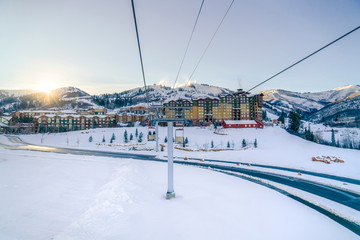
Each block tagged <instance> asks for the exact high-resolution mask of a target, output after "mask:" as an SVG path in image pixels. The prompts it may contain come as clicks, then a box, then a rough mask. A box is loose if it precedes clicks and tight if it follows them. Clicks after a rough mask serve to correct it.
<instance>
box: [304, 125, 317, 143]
mask: <svg viewBox="0 0 360 240" xmlns="http://www.w3.org/2000/svg"><path fill="white" fill-rule="evenodd" d="M305 139H306V140H309V141H312V142H315V136H314V134H313V133H312V132H311V130H310V126H309V128H307V129H305Z"/></svg>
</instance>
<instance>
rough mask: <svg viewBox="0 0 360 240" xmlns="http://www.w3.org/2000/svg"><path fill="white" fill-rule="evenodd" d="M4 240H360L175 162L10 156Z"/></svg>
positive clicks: (265, 194)
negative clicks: (170, 166) (169, 195)
mask: <svg viewBox="0 0 360 240" xmlns="http://www.w3.org/2000/svg"><path fill="white" fill-rule="evenodd" d="M0 164H1V168H0V182H1V187H0V196H1V201H0V212H1V217H0V239H26V240H45V239H46V240H47V239H55V240H65V239H66V240H89V239H103V240H110V239H114V240H115V239H158V240H165V239H174V240H177V239H179V240H180V239H189V240H193V239H194V240H195V239H196V240H197V239H209V240H212V239H240V238H241V239H269V240H272V239H294V240H300V239H327V240H335V239H336V240H337V239H356V238H357V236H356V235H355V234H354V233H353V232H351V231H349V230H348V229H346V228H344V227H342V226H341V225H339V224H337V223H336V222H334V221H333V220H331V219H330V218H328V217H325V216H324V215H322V214H320V213H318V212H316V211H314V210H312V209H310V208H308V207H306V206H305V205H303V204H301V203H299V202H296V201H294V200H292V199H290V198H288V197H287V196H285V195H282V194H280V193H278V192H275V191H273V190H271V189H268V188H265V187H263V186H260V185H257V184H254V183H251V182H248V181H246V180H242V179H239V178H234V177H232V176H228V175H224V174H221V173H217V172H212V171H209V170H206V169H199V168H193V167H187V166H181V165H176V166H175V174H176V175H175V176H176V177H175V191H176V194H177V198H175V199H173V200H170V201H168V200H165V198H164V195H165V192H166V179H167V178H166V169H167V168H166V164H164V163H156V162H152V163H150V162H145V161H134V160H132V159H113V158H104V157H92V156H86V157H85V156H74V155H63V154H54V153H36V152H32V151H18V150H17V151H13V150H5V149H3V148H0Z"/></svg>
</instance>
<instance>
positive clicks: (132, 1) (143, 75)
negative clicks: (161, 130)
mask: <svg viewBox="0 0 360 240" xmlns="http://www.w3.org/2000/svg"><path fill="white" fill-rule="evenodd" d="M131 6H132V12H133V17H134V24H135V31H136V38H137V44H138V49H139V56H140V63H141V71H142V77H143V81H144V88H145V95H146V102H147V105H148V108H149V109H150V104H149V94H148V91H147V86H146V79H145V72H144V63H143V59H142V54H141V46H140V39H139V31H138V27H137V22H136V14H135V7H134V0H131Z"/></svg>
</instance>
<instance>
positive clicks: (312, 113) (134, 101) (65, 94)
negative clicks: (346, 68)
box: [0, 83, 360, 126]
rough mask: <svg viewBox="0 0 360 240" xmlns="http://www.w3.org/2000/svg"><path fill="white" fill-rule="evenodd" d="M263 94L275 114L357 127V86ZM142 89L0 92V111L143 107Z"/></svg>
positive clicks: (160, 93)
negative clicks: (294, 114)
mask: <svg viewBox="0 0 360 240" xmlns="http://www.w3.org/2000/svg"><path fill="white" fill-rule="evenodd" d="M147 89H148V92H147V95H148V98H149V102H150V103H152V104H162V103H163V102H164V101H169V100H172V99H174V100H176V99H179V98H182V99H194V98H195V99H196V98H206V97H217V96H218V95H222V94H229V93H233V91H231V90H229V89H226V88H221V87H216V86H210V85H207V84H197V83H191V84H186V85H183V86H180V87H177V88H175V89H173V88H170V87H167V86H162V85H156V84H154V85H150V86H148V88H147ZM262 93H263V94H264V109H265V110H267V111H268V112H271V113H274V114H277V115H279V114H280V113H281V112H282V111H284V112H286V113H288V112H290V111H292V110H294V109H300V110H302V111H303V113H304V117H305V119H306V120H309V121H313V122H325V123H328V124H332V125H339V124H340V125H346V126H353V125H354V124H355V126H357V125H356V124H358V123H360V119H359V118H360V117H359V116H360V86H359V85H348V86H344V87H339V88H335V89H333V90H329V91H322V92H314V93H309V92H306V93H299V92H292V91H287V90H281V89H275V90H274V89H273V90H267V91H263V92H262ZM146 99H147V97H146V94H145V90H144V87H141V88H134V89H130V90H126V91H123V92H119V93H114V94H101V95H90V94H88V93H86V92H84V91H82V90H81V89H79V88H75V87H65V88H59V89H56V90H53V91H52V92H51V93H50V94H47V93H41V92H36V91H32V90H19V91H11V90H1V91H0V108H2V109H4V110H5V111H7V112H10V111H15V110H22V109H42V108H44V109H45V108H46V109H49V108H57V109H74V108H91V107H94V108H99V107H107V108H109V109H115V108H120V107H124V106H133V105H144V104H145V103H146Z"/></svg>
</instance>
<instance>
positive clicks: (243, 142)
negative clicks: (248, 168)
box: [241, 139, 246, 148]
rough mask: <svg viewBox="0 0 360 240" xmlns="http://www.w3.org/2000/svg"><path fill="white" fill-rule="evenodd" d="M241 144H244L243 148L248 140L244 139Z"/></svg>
mask: <svg viewBox="0 0 360 240" xmlns="http://www.w3.org/2000/svg"><path fill="white" fill-rule="evenodd" d="M241 144H242V147H243V148H244V147H246V141H245V139H243V140H242V143H241Z"/></svg>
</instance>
